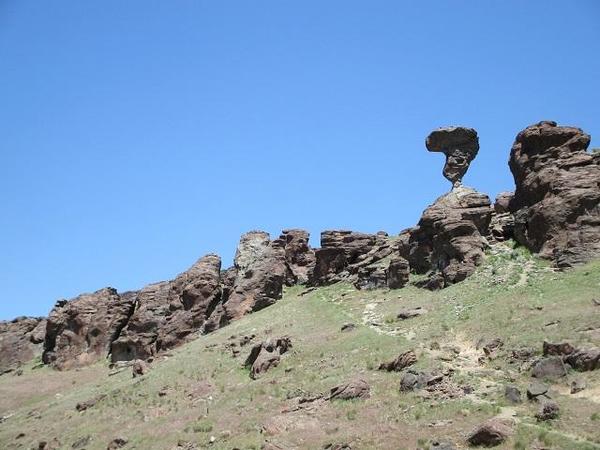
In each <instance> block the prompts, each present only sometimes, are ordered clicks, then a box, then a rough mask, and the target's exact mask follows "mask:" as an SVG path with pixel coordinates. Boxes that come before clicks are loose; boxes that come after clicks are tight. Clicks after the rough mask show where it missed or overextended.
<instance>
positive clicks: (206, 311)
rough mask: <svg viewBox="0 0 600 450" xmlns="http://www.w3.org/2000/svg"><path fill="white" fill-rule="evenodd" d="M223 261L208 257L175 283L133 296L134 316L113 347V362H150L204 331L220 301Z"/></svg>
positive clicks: (159, 284) (156, 285)
mask: <svg viewBox="0 0 600 450" xmlns="http://www.w3.org/2000/svg"><path fill="white" fill-rule="evenodd" d="M220 271H221V258H219V257H218V256H217V255H213V254H209V255H206V256H204V257H203V258H200V259H199V260H198V261H197V262H196V263H195V264H194V265H193V266H192V267H191V268H190V269H189V270H187V271H185V272H183V273H182V274H180V275H178V276H177V277H176V278H175V279H174V280H173V281H169V282H162V283H156V284H151V285H149V286H146V287H145V288H143V289H142V290H140V291H138V292H136V293H132V294H131V295H132V297H133V298H134V299H135V304H136V308H135V312H134V313H133V315H132V316H131V318H130V320H129V321H128V323H127V326H126V327H125V328H124V329H123V330H122V332H121V334H120V336H119V337H118V339H116V340H115V341H114V342H113V343H112V346H111V358H112V361H113V362H115V361H130V360H135V359H147V358H149V357H150V356H153V355H155V354H157V353H158V352H159V351H161V350H167V349H170V348H173V347H176V346H177V345H180V344H181V343H183V342H185V340H186V339H187V338H188V337H189V336H190V335H192V334H193V333H196V332H199V331H200V330H201V329H202V326H203V325H204V323H205V321H206V320H207V318H208V317H209V316H210V315H211V314H212V312H213V311H214V310H215V308H216V307H217V304H218V303H219V302H220V301H221V286H220Z"/></svg>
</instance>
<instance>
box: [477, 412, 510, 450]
mask: <svg viewBox="0 0 600 450" xmlns="http://www.w3.org/2000/svg"><path fill="white" fill-rule="evenodd" d="M511 434H512V427H511V426H509V425H508V424H507V423H506V422H504V421H501V420H500V419H497V418H492V419H489V420H487V421H486V422H484V423H482V424H481V425H479V426H478V427H477V428H475V429H474V430H473V431H472V432H471V433H470V434H469V436H468V437H467V441H468V443H469V444H471V445H482V446H485V447H493V446H496V445H500V444H502V443H503V442H504V441H505V440H506V439H507V438H508V437H509V436H510V435H511Z"/></svg>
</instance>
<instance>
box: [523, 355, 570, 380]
mask: <svg viewBox="0 0 600 450" xmlns="http://www.w3.org/2000/svg"><path fill="white" fill-rule="evenodd" d="M531 375H532V376H533V377H535V378H540V379H545V378H547V379H551V380H555V379H558V378H561V377H565V376H567V369H566V368H565V364H564V363H563V360H562V358H561V357H560V356H548V357H546V358H541V359H540V360H538V361H537V362H536V363H535V364H534V365H533V371H532V374H531Z"/></svg>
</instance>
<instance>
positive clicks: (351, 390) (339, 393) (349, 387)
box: [329, 378, 371, 400]
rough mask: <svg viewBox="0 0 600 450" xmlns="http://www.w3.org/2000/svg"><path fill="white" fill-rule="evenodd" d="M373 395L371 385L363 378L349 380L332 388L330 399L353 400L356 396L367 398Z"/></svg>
mask: <svg viewBox="0 0 600 450" xmlns="http://www.w3.org/2000/svg"><path fill="white" fill-rule="evenodd" d="M370 396H371V387H370V386H369V383H367V382H366V381H365V380H363V379H362V378H357V379H355V380H352V381H349V382H348V383H344V384H341V385H339V386H336V387H334V388H332V389H331V391H330V393H329V399H330V400H352V399H354V398H360V399H367V398H369V397H370Z"/></svg>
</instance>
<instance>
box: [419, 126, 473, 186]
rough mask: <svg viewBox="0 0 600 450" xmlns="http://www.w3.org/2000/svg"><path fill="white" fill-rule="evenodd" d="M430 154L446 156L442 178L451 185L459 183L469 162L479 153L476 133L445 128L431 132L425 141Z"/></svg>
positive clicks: (463, 129) (462, 129)
mask: <svg viewBox="0 0 600 450" xmlns="http://www.w3.org/2000/svg"><path fill="white" fill-rule="evenodd" d="M425 145H426V147H427V150H429V151H430V152H442V153H444V154H445V155H446V164H445V166H444V172H443V173H444V176H445V177H446V178H447V179H448V180H449V181H450V182H451V183H452V184H453V185H455V184H457V183H460V182H461V181H462V178H463V176H464V175H465V173H467V170H468V169H469V165H470V164H471V161H473V160H474V159H475V156H477V152H478V151H479V138H478V137H477V131H475V130H474V129H473V128H465V127H445V128H439V129H437V130H435V131H433V132H432V133H431V134H430V135H429V136H427V140H426V141H425Z"/></svg>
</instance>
